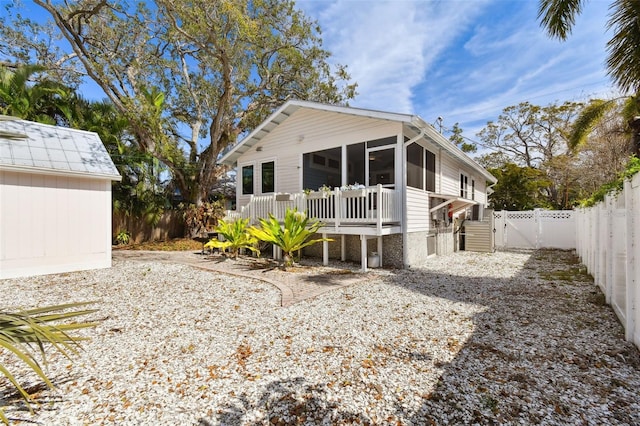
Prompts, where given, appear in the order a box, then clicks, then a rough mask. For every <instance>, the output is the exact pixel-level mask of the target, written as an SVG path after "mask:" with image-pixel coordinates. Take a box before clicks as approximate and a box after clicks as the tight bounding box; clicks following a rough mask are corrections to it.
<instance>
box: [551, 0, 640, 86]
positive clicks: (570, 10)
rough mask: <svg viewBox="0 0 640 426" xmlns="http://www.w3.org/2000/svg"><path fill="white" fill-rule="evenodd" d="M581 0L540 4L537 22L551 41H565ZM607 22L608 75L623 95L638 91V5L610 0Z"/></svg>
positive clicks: (552, 1) (639, 78)
mask: <svg viewBox="0 0 640 426" xmlns="http://www.w3.org/2000/svg"><path fill="white" fill-rule="evenodd" d="M584 3H585V1H584V0H540V6H539V8H538V18H540V21H541V24H542V26H543V27H544V28H545V29H546V30H547V33H548V34H549V35H550V36H551V37H557V38H559V39H560V40H566V39H567V37H568V36H569V34H570V33H571V30H572V29H573V26H574V25H575V22H576V16H577V15H579V14H580V13H581V12H582V7H583V5H584ZM609 10H611V18H610V19H609V22H608V23H607V27H608V28H609V29H613V31H614V32H613V38H612V39H611V40H609V41H608V42H607V51H608V58H607V68H608V69H609V75H610V76H611V77H612V78H613V80H614V81H615V83H616V84H617V85H618V87H620V89H621V90H622V91H623V92H632V93H638V92H639V91H640V26H638V19H639V18H640V2H638V1H636V0H613V1H612V2H611V6H610V7H609Z"/></svg>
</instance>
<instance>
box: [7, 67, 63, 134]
mask: <svg viewBox="0 0 640 426" xmlns="http://www.w3.org/2000/svg"><path fill="white" fill-rule="evenodd" d="M43 71H45V69H44V68H43V67H41V66H37V65H23V66H19V67H17V68H16V69H15V70H11V69H9V68H7V67H2V66H0V114H5V115H12V116H15V117H19V118H23V119H25V120H31V121H37V122H40V123H46V124H56V123H57V122H58V121H60V120H63V118H64V117H65V116H66V115H68V111H67V102H68V96H69V89H68V88H67V87H65V86H63V85H62V84H60V83H57V82H55V81H52V80H49V79H46V78H44V79H41V80H39V81H34V77H35V75H36V74H37V73H41V72H43Z"/></svg>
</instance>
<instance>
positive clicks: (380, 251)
mask: <svg viewBox="0 0 640 426" xmlns="http://www.w3.org/2000/svg"><path fill="white" fill-rule="evenodd" d="M378 256H379V257H380V267H381V268H382V235H380V236H379V237H378Z"/></svg>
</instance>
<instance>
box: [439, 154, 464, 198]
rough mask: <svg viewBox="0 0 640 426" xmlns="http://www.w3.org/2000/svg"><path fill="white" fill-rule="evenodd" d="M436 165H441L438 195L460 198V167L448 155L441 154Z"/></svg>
mask: <svg viewBox="0 0 640 426" xmlns="http://www.w3.org/2000/svg"><path fill="white" fill-rule="evenodd" d="M436 163H439V164H440V182H441V186H440V188H438V191H437V192H438V193H440V194H446V195H456V196H460V166H459V165H458V164H456V163H455V161H454V160H453V159H452V158H451V157H450V156H448V155H445V154H444V153H442V154H441V158H440V160H439V161H438V160H437V159H436Z"/></svg>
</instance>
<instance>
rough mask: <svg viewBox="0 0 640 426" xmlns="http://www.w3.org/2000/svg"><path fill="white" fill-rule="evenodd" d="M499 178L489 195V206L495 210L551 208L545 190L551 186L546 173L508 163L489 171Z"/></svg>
mask: <svg viewBox="0 0 640 426" xmlns="http://www.w3.org/2000/svg"><path fill="white" fill-rule="evenodd" d="M489 172H490V173H491V174H492V175H494V176H495V177H496V178H498V183H497V184H495V186H493V193H491V194H490V195H489V206H490V207H491V208H492V209H494V210H531V209H534V208H548V207H551V206H550V205H549V203H548V201H547V197H546V193H545V190H546V188H547V187H548V185H549V180H548V179H547V177H546V175H545V173H544V172H542V171H540V170H538V169H536V168H533V167H526V166H525V167H521V166H518V165H516V164H513V163H507V164H505V165H503V166H502V167H500V168H496V169H489Z"/></svg>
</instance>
